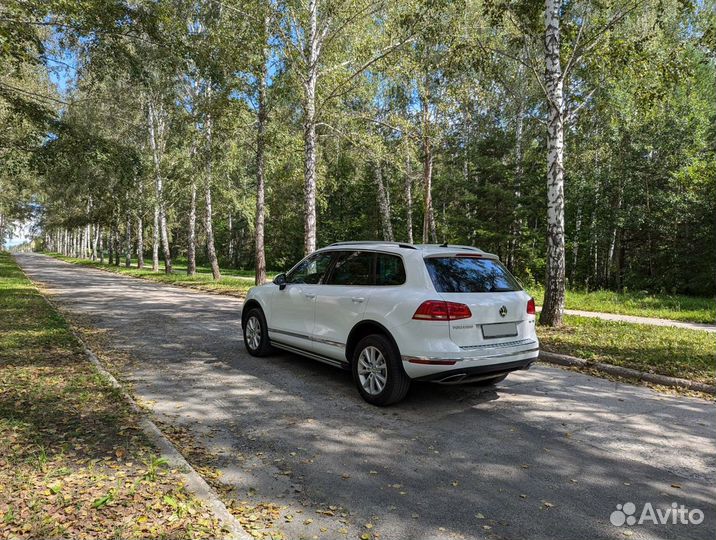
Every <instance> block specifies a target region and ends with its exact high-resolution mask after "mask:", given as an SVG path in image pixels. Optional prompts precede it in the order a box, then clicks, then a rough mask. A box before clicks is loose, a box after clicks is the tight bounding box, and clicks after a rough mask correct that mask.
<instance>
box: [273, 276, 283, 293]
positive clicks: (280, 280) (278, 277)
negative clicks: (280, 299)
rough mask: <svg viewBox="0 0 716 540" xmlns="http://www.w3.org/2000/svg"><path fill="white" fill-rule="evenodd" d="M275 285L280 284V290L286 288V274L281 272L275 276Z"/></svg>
mask: <svg viewBox="0 0 716 540" xmlns="http://www.w3.org/2000/svg"><path fill="white" fill-rule="evenodd" d="M273 283H274V285H278V288H279V289H280V290H284V289H285V288H286V274H279V275H277V276H276V277H275V278H273Z"/></svg>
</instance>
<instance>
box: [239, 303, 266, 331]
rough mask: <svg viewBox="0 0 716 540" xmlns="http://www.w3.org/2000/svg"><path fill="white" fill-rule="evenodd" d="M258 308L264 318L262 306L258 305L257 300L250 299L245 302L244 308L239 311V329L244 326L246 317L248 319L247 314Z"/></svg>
mask: <svg viewBox="0 0 716 540" xmlns="http://www.w3.org/2000/svg"><path fill="white" fill-rule="evenodd" d="M254 308H259V309H260V310H261V311H263V313H264V317H265V316H266V311H264V308H263V306H262V305H261V304H260V303H259V301H258V300H256V299H254V298H252V299H250V300H247V301H246V303H245V304H244V307H243V308H242V309H241V327H242V328H243V327H244V326H245V325H246V317H248V315H249V312H250V311H251V310H252V309H254Z"/></svg>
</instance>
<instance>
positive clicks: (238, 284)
mask: <svg viewBox="0 0 716 540" xmlns="http://www.w3.org/2000/svg"><path fill="white" fill-rule="evenodd" d="M47 255H50V256H52V257H55V258H56V259H60V260H63V261H66V262H70V263H73V264H79V265H82V266H88V267H92V268H101V269H103V270H108V271H110V272H115V273H117V274H126V275H129V276H134V277H138V278H143V279H149V280H152V281H157V282H159V283H168V284H170V285H178V286H182V287H190V288H192V289H199V290H202V291H212V292H218V293H222V294H228V295H232V296H238V297H244V296H246V293H247V292H248V290H249V289H250V288H251V287H253V286H254V272H253V271H250V270H236V269H225V268H222V269H221V280H219V281H214V278H213V276H212V275H211V268H210V267H206V266H197V269H196V270H197V273H196V274H195V275H193V276H187V275H186V262H185V261H177V262H176V263H174V264H172V268H173V271H174V273H173V274H165V273H164V265H163V264H160V266H159V272H152V269H151V261H149V267H147V266H146V263H145V267H144V268H143V269H142V270H139V269H137V261H136V260H132V266H131V267H130V268H127V267H125V266H124V259H122V261H121V264H120V265H119V266H114V265H113V264H108V262H107V261H106V260H105V262H104V263H100V262H99V261H89V260H87V259H76V258H74V257H65V256H63V255H60V254H59V253H47ZM267 275H268V279H273V277H274V276H275V275H276V272H269V273H268V274H267Z"/></svg>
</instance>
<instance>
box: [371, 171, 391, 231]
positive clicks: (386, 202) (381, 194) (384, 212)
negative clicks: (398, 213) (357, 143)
mask: <svg viewBox="0 0 716 540" xmlns="http://www.w3.org/2000/svg"><path fill="white" fill-rule="evenodd" d="M375 183H376V186H377V188H378V209H379V210H380V223H381V228H382V230H383V240H386V241H388V242H392V241H393V225H392V223H391V222H390V199H389V198H388V193H387V190H386V187H385V184H384V183H383V164H382V163H381V162H380V161H378V162H377V163H376V164H375Z"/></svg>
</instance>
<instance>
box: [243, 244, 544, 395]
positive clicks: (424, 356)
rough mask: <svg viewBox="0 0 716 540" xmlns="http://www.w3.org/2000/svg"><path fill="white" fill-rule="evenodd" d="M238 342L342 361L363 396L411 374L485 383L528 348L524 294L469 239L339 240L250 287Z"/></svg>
mask: <svg viewBox="0 0 716 540" xmlns="http://www.w3.org/2000/svg"><path fill="white" fill-rule="evenodd" d="M241 322H242V325H243V329H244V343H245V344H246V349H247V350H248V351H249V353H250V354H251V355H253V356H265V355H267V354H269V352H270V351H271V349H272V347H277V348H279V349H284V350H286V351H290V352H294V353H297V354H301V355H304V356H308V357H311V358H314V359H316V360H320V361H322V362H326V363H328V364H331V365H334V366H338V367H342V368H346V369H350V370H352V372H353V377H354V379H355V381H356V384H357V387H358V391H359V392H360V394H361V395H362V396H363V398H364V399H365V400H366V401H368V402H370V403H372V404H374V405H388V404H390V403H395V402H396V401H399V400H401V399H402V398H403V397H405V394H406V393H407V392H408V388H409V386H410V381H411V380H420V381H434V382H438V383H445V384H454V383H465V382H472V383H477V384H494V383H496V382H499V381H501V380H503V379H504V378H505V377H506V376H507V374H508V373H509V372H510V371H514V370H517V369H526V368H528V367H529V366H530V364H532V362H534V361H535V360H536V359H537V356H538V354H539V342H538V341H537V336H536V334H535V304H534V300H533V299H532V298H531V297H530V296H529V295H528V294H527V293H525V292H524V291H523V290H522V287H521V286H520V285H519V283H518V282H517V280H516V279H515V278H514V277H513V276H512V275H511V274H510V273H509V271H508V270H507V269H506V268H505V267H504V266H503V265H502V264H501V263H500V261H499V260H498V258H497V257H496V256H495V255H491V254H489V253H485V252H484V251H481V250H479V249H477V248H474V247H468V246H448V245H446V244H443V245H439V246H438V245H412V244H400V243H389V242H341V243H337V244H332V245H330V246H328V247H326V248H323V249H319V250H318V251H316V252H315V253H312V254H311V255H309V256H308V257H306V258H305V259H303V260H302V261H301V262H299V263H298V264H297V265H296V266H294V267H293V268H292V269H291V270H290V271H289V272H287V273H285V274H279V275H278V276H276V278H275V279H274V280H273V283H267V284H265V285H261V286H259V287H254V288H253V289H251V290H250V291H249V293H248V295H247V297H246V303H245V304H244V309H243V312H242V317H241Z"/></svg>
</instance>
